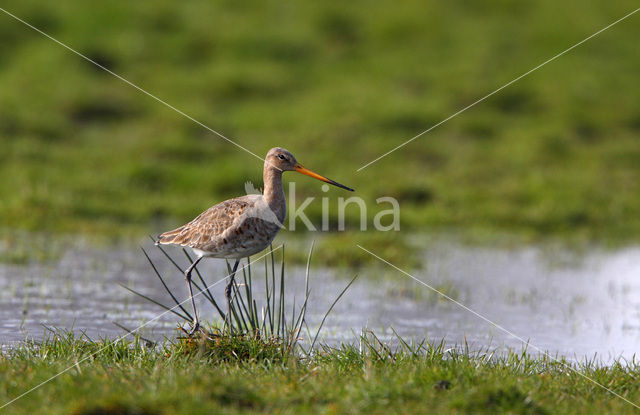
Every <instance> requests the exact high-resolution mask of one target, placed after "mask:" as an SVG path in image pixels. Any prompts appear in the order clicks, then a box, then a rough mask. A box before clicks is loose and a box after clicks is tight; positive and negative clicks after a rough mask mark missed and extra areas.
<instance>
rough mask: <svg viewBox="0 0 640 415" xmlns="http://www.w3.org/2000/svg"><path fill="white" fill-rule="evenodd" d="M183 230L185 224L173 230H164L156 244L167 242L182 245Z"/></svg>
mask: <svg viewBox="0 0 640 415" xmlns="http://www.w3.org/2000/svg"><path fill="white" fill-rule="evenodd" d="M183 231H184V226H181V227H179V228H178V229H174V230H172V231H168V232H164V233H161V234H160V235H158V238H157V239H156V245H161V244H162V245H166V244H176V245H182V242H183V236H184V234H183Z"/></svg>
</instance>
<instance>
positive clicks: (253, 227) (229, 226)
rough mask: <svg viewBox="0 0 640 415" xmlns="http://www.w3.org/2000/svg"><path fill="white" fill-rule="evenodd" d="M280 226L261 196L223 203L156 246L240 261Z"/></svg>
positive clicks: (257, 249) (266, 242)
mask: <svg viewBox="0 0 640 415" xmlns="http://www.w3.org/2000/svg"><path fill="white" fill-rule="evenodd" d="M281 226H282V224H281V223H280V221H279V220H278V218H276V215H275V214H274V212H272V211H271V209H270V208H269V206H268V205H267V203H266V202H265V200H264V197H263V196H262V195H255V194H254V195H246V196H242V197H237V198H234V199H229V200H225V201H224V202H221V203H218V204H217V205H215V206H212V207H211V208H209V209H207V210H206V211H204V212H202V213H201V214H200V215H198V217H196V218H195V219H193V220H192V221H191V222H189V223H187V224H186V225H184V226H181V227H179V228H177V229H174V230H172V231H168V232H165V233H162V234H160V235H159V236H158V239H157V241H156V244H174V245H180V246H188V247H191V248H193V249H194V250H195V251H198V253H199V254H201V255H205V256H211V257H217V258H242V257H246V256H249V255H253V254H255V253H257V252H260V251H262V250H263V249H264V248H266V247H267V246H268V245H269V244H270V243H271V241H272V240H273V238H274V237H275V236H276V234H277V233H278V231H279V230H280V228H281Z"/></svg>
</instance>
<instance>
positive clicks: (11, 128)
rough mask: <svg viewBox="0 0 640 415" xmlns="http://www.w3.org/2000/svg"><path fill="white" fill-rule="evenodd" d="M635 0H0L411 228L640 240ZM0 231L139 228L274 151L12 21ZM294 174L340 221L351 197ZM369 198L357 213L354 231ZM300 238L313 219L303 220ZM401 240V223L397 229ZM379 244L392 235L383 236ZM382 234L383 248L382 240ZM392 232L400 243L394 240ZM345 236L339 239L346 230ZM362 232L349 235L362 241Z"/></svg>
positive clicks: (257, 171) (3, 84)
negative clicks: (342, 203)
mask: <svg viewBox="0 0 640 415" xmlns="http://www.w3.org/2000/svg"><path fill="white" fill-rule="evenodd" d="M637 6H638V3H637V2H635V1H617V2H612V1H605V0H598V1H591V2H558V1H552V0H544V1H522V0H518V1H507V0H500V1H495V2H484V1H462V0H459V1H448V2H437V1H429V2H425V1H405V2H390V1H373V2H364V1H353V2H340V1H326V2H310V1H303V2H280V1H268V2H258V1H242V2H237V1H201V0H196V1H189V2H176V1H155V2H153V3H150V2H131V1H109V2H99V3H94V2H86V1H79V0H78V1H75V0H65V1H58V2H42V1H30V0H5V1H3V2H2V6H1V7H2V8H4V9H6V10H7V11H10V12H11V13H14V14H16V15H17V16H19V17H21V18H23V19H25V20H26V21H28V22H30V23H31V24H33V25H34V26H36V27H38V28H40V29H41V30H43V31H45V32H46V33H48V34H50V35H52V36H53V37H55V38H57V39H59V40H60V41H62V42H64V43H66V44H68V45H69V46H71V47H73V48H75V49H76V50H78V51H79V52H81V53H83V54H85V55H87V56H88V57H90V58H91V59H93V60H95V61H97V62H99V63H100V64H102V65H104V66H106V67H108V68H109V69H111V70H113V71H114V72H116V73H118V74H120V75H122V76H123V77H125V78H126V79H128V80H130V81H131V82H133V83H135V84H138V85H139V86H141V87H142V88H144V89H146V90H148V91H149V92H151V93H153V94H155V95H157V96H158V97H160V98H161V99H163V100H165V101H166V102H168V103H170V104H171V105H173V106H175V107H177V108H179V109H180V110H182V111H184V112H185V113H187V114H189V115H191V116H193V117H194V118H196V119H198V120H199V121H201V122H203V123H204V124H206V125H208V126H210V127H211V128H213V129H215V130H218V131H220V132H221V133H222V134H225V135H226V136H227V137H229V138H231V139H232V140H234V141H236V142H238V143H239V144H240V145H242V146H245V147H247V148H248V149H250V150H251V151H253V152H255V153H257V154H258V155H260V156H263V155H264V154H265V153H266V151H267V150H268V149H269V148H271V147H273V146H276V145H277V146H282V147H285V148H287V149H289V150H291V151H292V152H293V153H294V154H295V155H296V156H297V158H298V160H299V161H300V162H301V163H303V164H304V165H306V166H307V167H310V168H312V169H313V170H316V171H318V172H320V173H322V174H326V175H327V176H329V177H331V178H334V179H336V180H338V181H340V182H342V183H345V184H346V185H349V186H351V187H354V188H356V189H357V195H359V196H361V197H363V198H365V200H366V201H367V202H368V203H369V204H370V206H371V209H369V214H370V220H369V224H370V225H371V224H372V221H371V218H372V217H373V215H374V214H375V213H376V209H375V206H376V204H375V199H376V198H377V197H381V196H393V197H396V198H397V199H398V200H399V202H400V205H401V212H402V216H401V221H402V230H403V232H402V233H414V234H415V233H418V234H420V233H422V232H427V231H428V232H435V231H449V230H453V231H455V232H462V233H463V234H464V233H468V234H473V233H480V234H484V233H486V234H493V233H503V232H506V233H512V234H516V235H522V236H525V237H532V238H539V237H558V236H559V237H564V236H569V237H578V238H582V239H585V240H589V241H593V240H598V241H623V242H629V241H638V240H639V239H640V185H639V180H638V174H639V173H640V99H639V97H640V78H639V76H638V75H639V74H640V42H638V39H640V14H638V15H634V16H632V17H630V18H629V19H628V20H625V21H623V22H621V23H620V24H618V25H616V26H614V27H612V28H611V29H609V30H607V31H606V32H604V33H602V34H600V35H599V36H597V37H596V38H594V39H592V40H590V41H588V42H587V43H585V44H584V45H581V46H580V47H578V48H576V49H574V50H572V51H571V52H569V53H567V54H566V55H565V56H562V57H560V58H558V59H557V60H555V61H553V62H551V63H549V64H548V65H547V66H545V67H544V68H542V69H540V70H538V71H536V72H534V73H532V74H531V75H529V76H528V77H526V78H524V79H522V80H520V81H518V82H517V83H515V84H513V85H511V86H509V87H508V88H506V89H504V90H502V91H501V92H499V93H497V94H496V95H494V96H492V97H490V98H489V99H487V100H486V101H484V102H482V103H480V104H478V105H477V106H475V107H473V108H471V109H469V110H468V111H466V112H464V113H463V114H461V115H459V116H458V117H456V118H454V119H452V120H450V121H448V122H447V123H445V124H443V125H441V126H439V127H438V128H436V129H434V130H433V131H431V132H429V133H428V134H426V135H424V136H423V137H421V138H419V139H418V140H416V141H414V142H413V143H411V144H409V145H407V146H406V147H404V148H402V149H401V150H399V151H396V152H395V153H393V154H392V155H390V156H389V157H386V158H384V159H383V160H381V161H379V162H377V163H375V164H373V165H371V166H369V167H368V168H366V169H364V170H362V171H360V172H356V169H358V168H359V167H360V166H362V165H363V164H365V163H367V162H369V161H371V160H372V159H374V158H376V157H377V156H379V155H380V154H382V153H384V152H386V151H388V150H390V149H391V148H393V147H395V146H396V145H398V144H400V143H402V142H404V141H406V140H408V139H409V138H411V137H413V136H414V135H416V134H417V133H419V132H421V131H423V130H426V129H427V128H429V127H431V126H432V125H433V124H435V123H437V122H439V121H441V120H442V119H444V118H446V117H448V116H449V115H451V114H453V113H454V112H456V111H458V110H460V109H461V108H463V107H465V106H466V105H468V104H470V103H472V102H473V101H475V100H476V99H478V98H480V97H482V96H484V95H486V94H487V93H489V92H491V91H493V90H494V89H496V88H498V87H499V86H501V85H503V84H505V83H507V82H509V81H511V80H512V79H514V78H515V77H517V76H519V75H521V74H522V73H524V72H526V71H528V70H529V69H531V68H533V67H534V66H536V65H538V64H540V63H541V62H543V61H545V60H546V59H548V58H550V57H551V56H553V55H555V54H557V53H559V52H560V51H562V50H564V49H566V48H568V47H569V46H571V45H573V44H575V43H577V42H578V41H580V40H582V39H584V38H585V37H587V36H589V35H591V34H593V33H594V32H596V31H598V30H600V29H601V28H603V27H604V26H606V25H608V24H610V23H611V22H613V21H615V20H616V19H618V18H620V17H622V16H624V15H625V14H627V13H629V12H630V11H632V10H633V9H635V8H637ZM0 44H1V45H2V47H1V48H0V140H1V143H2V144H1V145H0V175H1V176H2V180H0V227H2V228H3V229H5V230H15V229H21V230H29V231H37V232H60V233H71V234H75V233H86V234H89V233H91V234H96V235H109V236H118V237H120V236H137V237H140V235H146V234H148V233H155V232H157V231H160V230H166V228H168V227H171V226H173V225H179V224H181V223H183V222H184V221H186V220H189V219H191V218H192V217H194V216H195V215H196V214H198V213H199V212H200V211H202V210H204V209H205V208H207V207H208V206H210V205H212V204H214V203H216V202H218V201H220V200H222V199H224V198H229V197H233V196H238V195H241V194H243V183H244V181H245V180H251V181H253V182H254V183H261V173H262V165H261V161H260V160H257V159H256V158H254V157H253V156H251V155H249V154H247V153H245V152H243V151H241V150H239V149H237V148H236V147H235V146H233V145H231V144H229V143H227V142H225V141H224V140H222V139H220V138H219V137H216V136H215V135H213V134H211V133H210V132H208V131H206V130H205V129H203V128H202V127H200V126H198V125H196V124H194V123H193V122H192V121H190V120H188V119H186V118H184V117H183V116H181V115H179V114H177V113H176V112H174V111H172V110H170V109H168V108H167V107H165V106H163V105H161V104H160V103H158V102H156V101H154V100H153V99H151V98H149V97H148V96H145V95H144V94H142V93H141V92H139V91H137V90H136V89H134V88H132V87H130V86H129V85H126V84H125V83H123V82H122V81H121V80H119V79H116V78H115V77H113V76H111V75H109V74H108V73H106V72H104V71H102V70H100V69H99V68H97V67H95V66H93V65H91V64H89V63H88V62H86V61H84V60H83V59H81V58H80V57H78V56H76V55H74V54H73V53H71V52H70V51H69V50H66V49H64V48H63V47H61V46H59V45H57V44H55V43H54V42H52V41H51V40H49V39H47V38H45V37H43V36H42V35H40V34H38V33H37V32H35V31H33V30H32V29H30V28H28V27H26V26H25V25H23V24H22V23H19V22H18V21H16V20H14V19H12V18H11V17H9V16H7V15H6V14H4V13H0ZM285 178H286V179H288V180H294V179H295V180H296V182H297V186H296V190H297V194H298V204H299V203H300V202H301V201H302V200H303V199H304V198H305V197H307V196H316V197H317V199H316V202H315V203H313V204H312V206H311V207H310V208H309V209H308V210H307V212H308V214H309V217H310V218H311V219H312V221H313V222H315V223H320V222H321V211H320V208H321V204H320V197H322V196H326V195H328V196H329V197H331V200H332V201H331V206H332V208H331V211H330V216H331V219H332V223H335V222H336V221H337V208H336V206H337V203H336V198H337V197H339V196H350V195H347V194H345V192H343V191H342V190H340V189H331V190H330V192H329V193H327V194H325V193H322V192H321V190H320V185H321V184H320V183H319V182H315V181H313V180H311V179H308V178H303V177H301V176H300V177H294V176H293V173H289V174H288V175H285ZM358 215H359V212H358V209H356V208H355V207H353V209H350V210H349V211H347V218H348V222H349V227H351V228H352V229H356V228H357V223H358ZM299 228H300V229H302V228H303V227H302V226H299ZM376 238H379V239H378V241H379V243H380V244H381V245H385V244H386V243H387V242H388V241H389V240H391V239H394V238H396V237H395V236H385V237H380V236H377V237H376ZM380 238H382V239H380ZM385 238H386V239H385ZM389 238H391V239H389ZM342 239H344V237H342ZM352 242H353V241H351V240H350V241H349V245H353V244H352Z"/></svg>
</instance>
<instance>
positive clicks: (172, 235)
mask: <svg viewBox="0 0 640 415" xmlns="http://www.w3.org/2000/svg"><path fill="white" fill-rule="evenodd" d="M251 205H252V201H251V200H250V198H247V196H243V197H238V198H235V199H229V200H225V201H224V202H221V203H218V204H217V205H215V206H212V207H210V208H209V209H207V210H205V211H204V212H202V213H201V214H200V215H198V217H197V218H195V219H194V220H192V221H191V222H189V223H187V224H186V225H184V226H181V227H179V228H177V229H174V230H172V231H168V232H165V233H162V234H160V235H158V239H157V241H156V244H174V245H181V246H189V247H192V248H199V249H200V248H204V247H210V246H211V245H212V243H213V245H216V243H215V242H216V240H217V239H219V238H221V237H222V234H223V233H224V231H225V230H226V229H229V228H231V227H232V226H234V221H235V220H236V219H238V218H239V217H240V216H242V214H243V213H244V212H245V211H246V210H247V209H249V208H250V207H251Z"/></svg>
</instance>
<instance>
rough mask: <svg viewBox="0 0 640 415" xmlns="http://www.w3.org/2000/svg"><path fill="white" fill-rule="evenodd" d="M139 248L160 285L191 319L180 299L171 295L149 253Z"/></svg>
mask: <svg viewBox="0 0 640 415" xmlns="http://www.w3.org/2000/svg"><path fill="white" fill-rule="evenodd" d="M140 249H142V253H143V254H144V256H145V257H146V258H147V261H149V264H151V268H153V272H154V273H155V274H156V277H158V279H159V280H160V282H161V283H162V286H163V287H164V289H165V290H166V291H167V292H168V293H169V295H170V296H171V299H172V300H173V301H174V302H175V303H176V305H177V306H178V307H179V308H180V310H182V312H184V313H185V314H186V315H187V316H189V318H190V319H192V320H193V318H192V317H191V314H189V312H188V311H187V310H186V309H185V308H184V307H183V306H182V304H181V303H180V301H178V299H177V298H176V297H175V296H174V295H173V293H172V292H171V290H170V289H169V287H168V286H167V284H166V283H165V282H164V279H163V278H162V276H161V275H160V272H159V271H158V268H156V265H155V264H154V263H153V261H152V260H151V258H149V255H148V254H147V251H145V249H144V248H142V247H141V248H140Z"/></svg>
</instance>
